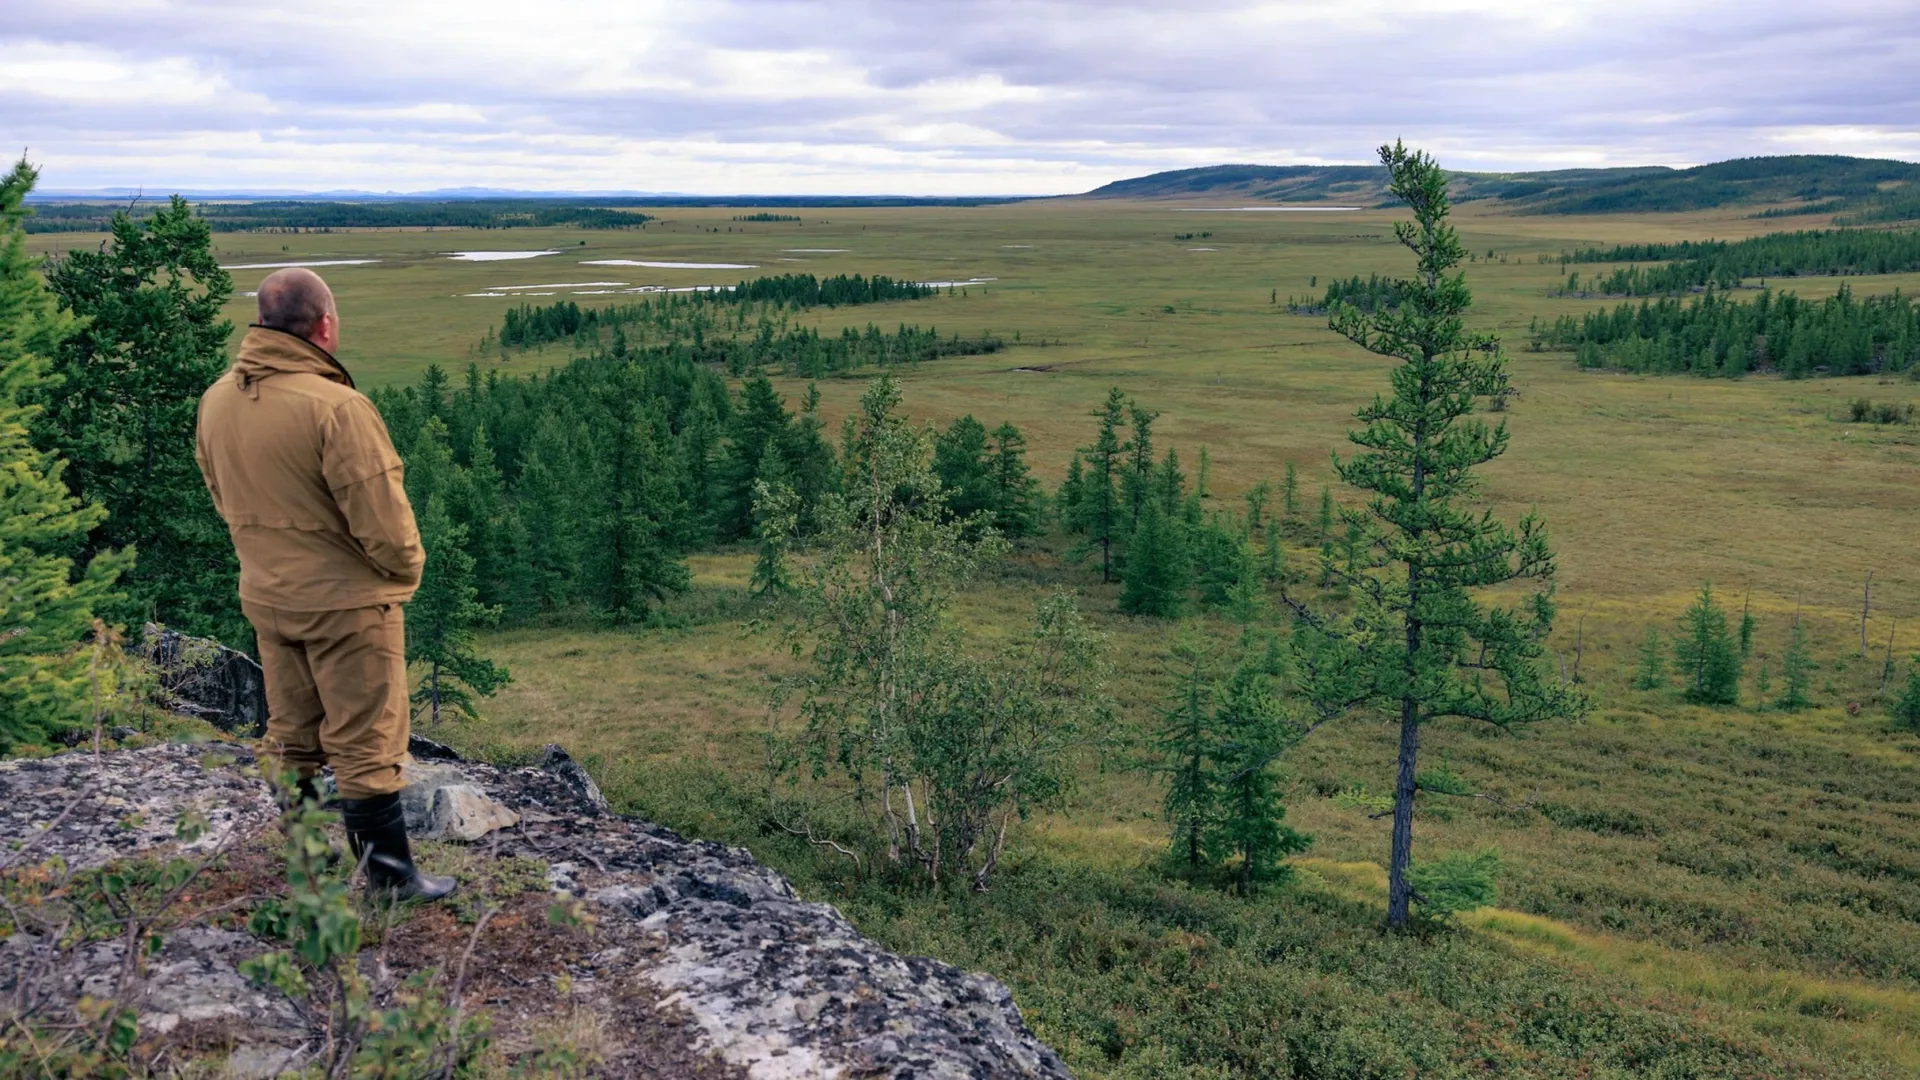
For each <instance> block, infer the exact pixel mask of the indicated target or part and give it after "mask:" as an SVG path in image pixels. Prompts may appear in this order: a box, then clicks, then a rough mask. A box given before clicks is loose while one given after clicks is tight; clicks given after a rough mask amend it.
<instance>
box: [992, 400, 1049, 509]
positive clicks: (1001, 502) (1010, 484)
mask: <svg viewBox="0 0 1920 1080" xmlns="http://www.w3.org/2000/svg"><path fill="white" fill-rule="evenodd" d="M989 471H990V472H991V473H992V475H993V493H994V507H993V518H994V524H995V525H996V526H998V527H999V529H1000V533H1001V535H1002V536H1031V535H1033V534H1034V533H1035V532H1037V531H1038V530H1039V526H1040V498H1041V496H1040V482H1039V481H1038V480H1035V479H1034V478H1033V471H1032V470H1031V469H1029V468H1028V467H1027V440H1026V439H1025V438H1024V437H1023V436H1022V435H1021V434H1020V429H1019V428H1017V427H1014V426H1013V425H1012V424H1010V423H1005V422H1002V423H1001V425H1000V426H999V427H997V428H994V429H993V449H992V453H991V457H990V459H989Z"/></svg>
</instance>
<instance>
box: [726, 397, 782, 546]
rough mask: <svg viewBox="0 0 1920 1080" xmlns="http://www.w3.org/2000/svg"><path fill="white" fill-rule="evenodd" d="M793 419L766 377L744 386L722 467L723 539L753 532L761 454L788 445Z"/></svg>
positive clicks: (739, 536)
mask: <svg viewBox="0 0 1920 1080" xmlns="http://www.w3.org/2000/svg"><path fill="white" fill-rule="evenodd" d="M791 420H792V417H791V416H790V415H788V413H787V407H786V402H784V401H782V400H781V398H780V394H779V392H778V391H776V390H775V389H774V388H773V383H772V381H771V380H769V379H767V377H766V376H764V375H755V376H754V377H752V378H750V379H748V380H747V381H746V382H744V383H742V384H741V385H740V400H739V403H738V405H736V406H735V408H734V412H733V419H732V422H731V424H730V425H729V427H728V430H727V450H726V455H725V461H724V462H723V463H722V465H721V466H720V469H719V473H720V482H721V486H722V490H723V494H722V496H721V499H720V502H721V509H720V515H719V525H718V528H719V535H720V539H721V540H723V541H726V540H737V539H740V538H741V537H746V536H751V535H753V482H754V480H756V479H757V478H758V477H759V475H760V455H762V454H764V453H766V452H767V449H768V448H769V447H772V448H774V449H775V450H776V452H777V451H778V450H779V448H781V447H783V446H785V445H786V436H787V426H788V424H789V422H790V421H791Z"/></svg>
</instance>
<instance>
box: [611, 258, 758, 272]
mask: <svg viewBox="0 0 1920 1080" xmlns="http://www.w3.org/2000/svg"><path fill="white" fill-rule="evenodd" d="M580 265H581V266H651V267H654V268H655V269H660V270H753V269H757V268H758V267H759V265H760V264H759V263H696V262H658V261H655V260H653V259H582V260H581V261H580Z"/></svg>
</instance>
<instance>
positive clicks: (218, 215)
mask: <svg viewBox="0 0 1920 1080" xmlns="http://www.w3.org/2000/svg"><path fill="white" fill-rule="evenodd" d="M191 205H192V206H193V213H194V216H195V217H198V218H200V219H201V220H203V221H205V222H206V223H207V227H208V228H209V229H210V230H211V231H213V232H327V231H330V230H333V229H406V228H441V229H511V228H527V227H534V228H541V227H554V226H563V225H564V226H571V227H573V228H577V229H635V228H639V227H640V226H641V225H643V224H644V223H646V222H648V221H652V220H653V218H652V216H650V215H648V214H643V213H640V212H638V211H634V210H618V209H612V208H609V207H606V206H586V205H582V204H579V203H567V202H558V201H555V200H551V199H462V200H448V201H435V202H415V201H402V202H366V203H362V202H307V201H304V200H292V199H276V200H266V201H261V202H195V203H193V204H191ZM120 209H122V208H120V207H117V206H113V205H105V204H99V203H48V204H43V205H41V206H37V207H35V208H34V210H35V215H34V217H33V218H31V219H29V220H28V222H27V230H28V231H29V232H105V231H106V230H107V229H108V227H109V226H110V224H111V223H112V221H113V216H114V214H115V213H116V212H118V211H119V210H120Z"/></svg>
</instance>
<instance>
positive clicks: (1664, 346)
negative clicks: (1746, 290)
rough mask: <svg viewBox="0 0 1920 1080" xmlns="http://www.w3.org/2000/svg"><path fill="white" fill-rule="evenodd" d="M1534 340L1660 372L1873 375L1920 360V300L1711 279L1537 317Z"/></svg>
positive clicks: (1593, 364) (1611, 363)
mask: <svg viewBox="0 0 1920 1080" xmlns="http://www.w3.org/2000/svg"><path fill="white" fill-rule="evenodd" d="M1532 346H1533V347H1534V348H1536V349H1554V350H1567V351H1571V352H1573V353H1574V354H1575V356H1576V359H1577V360H1578V362H1579V364H1580V366H1581V367H1588V368H1601V367H1606V368H1622V369H1624V370H1627V371H1639V372H1647V373H1649V374H1655V375H1706V376H1713V375H1720V376H1728V377H1738V376H1741V375H1744V374H1746V373H1747V372H1750V371H1776V372H1779V373H1780V374H1782V375H1784V376H1786V377H1787V378H1790V379H1798V378H1805V377H1806V376H1809V375H1813V374H1815V373H1816V372H1824V373H1826V374H1829V375H1871V374H1878V373H1882V372H1897V371H1907V370H1910V369H1912V368H1913V367H1914V366H1915V364H1916V362H1920V307H1916V306H1915V305H1914V304H1913V302H1912V299H1911V298H1910V297H1907V296H1904V295H1902V294H1901V293H1899V292H1897V291H1896V292H1893V293H1889V294H1887V295H1884V296H1868V297H1866V298H1864V299H1858V300H1856V299H1855V298H1854V296H1853V292H1852V290H1851V289H1849V288H1847V287H1846V286H1845V285H1842V286H1841V287H1840V290H1839V292H1838V293H1836V294H1835V295H1833V296H1829V297H1827V298H1825V299H1823V300H1802V299H1800V298H1799V297H1798V296H1796V295H1794V294H1793V293H1775V292H1773V291H1772V290H1768V289H1762V290H1761V291H1760V293H1759V295H1757V296H1755V297H1754V298H1753V299H1751V300H1737V299H1734V298H1733V297H1732V296H1731V295H1730V294H1728V293H1725V292H1716V291H1713V290H1711V289H1710V290H1708V291H1707V293H1706V294H1705V295H1702V296H1699V297H1695V298H1693V299H1691V300H1682V299H1677V298H1669V299H1660V300H1653V301H1642V302H1641V303H1640V304H1638V305H1635V304H1631V303H1627V304H1621V305H1619V306H1618V307H1615V308H1614V309H1613V310H1611V311H1606V310H1599V311H1592V312H1588V313H1587V314H1585V315H1582V316H1578V317H1576V316H1573V315H1561V316H1559V317H1558V318H1556V319H1555V320H1554V321H1553V322H1552V323H1551V324H1538V325H1536V326H1535V328H1534V333H1533V342H1532Z"/></svg>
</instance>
